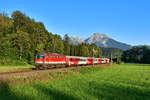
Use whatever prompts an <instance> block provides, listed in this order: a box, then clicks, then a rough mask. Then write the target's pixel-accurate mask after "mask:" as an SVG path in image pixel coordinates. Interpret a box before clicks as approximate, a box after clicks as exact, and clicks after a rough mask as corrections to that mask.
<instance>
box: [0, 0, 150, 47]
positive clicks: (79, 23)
mask: <svg viewBox="0 0 150 100" xmlns="http://www.w3.org/2000/svg"><path fill="white" fill-rule="evenodd" d="M15 10H20V11H21V12H23V13H26V15H28V16H30V17H31V18H34V19H35V20H36V21H42V22H43V23H44V24H45V26H46V28H47V29H48V31H49V32H52V33H54V34H59V35H61V36H62V37H63V36H64V34H66V33H67V34H68V35H69V36H80V37H83V38H87V37H89V36H90V35H92V34H93V33H96V32H99V33H104V34H106V35H108V36H109V37H111V38H113V39H115V40H118V41H121V42H125V43H128V44H131V45H142V44H146V45H150V0H2V1H1V3H0V12H7V13H8V14H9V15H10V14H11V13H12V12H13V11H15Z"/></svg>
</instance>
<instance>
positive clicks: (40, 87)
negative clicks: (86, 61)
mask: <svg viewBox="0 0 150 100" xmlns="http://www.w3.org/2000/svg"><path fill="white" fill-rule="evenodd" d="M45 75H48V76H50V78H49V79H46V80H42V79H41V80H37V81H32V82H30V83H26V82H25V83H22V84H8V83H7V82H1V85H0V100H150V65H149V64H122V65H113V66H108V67H105V68H99V67H91V68H80V69H76V68H74V69H71V70H68V71H64V72H49V73H46V74H45Z"/></svg>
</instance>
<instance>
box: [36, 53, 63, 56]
mask: <svg viewBox="0 0 150 100" xmlns="http://www.w3.org/2000/svg"><path fill="white" fill-rule="evenodd" d="M46 54H49V55H60V56H65V55H63V54H58V53H53V52H42V53H37V54H36V55H46Z"/></svg>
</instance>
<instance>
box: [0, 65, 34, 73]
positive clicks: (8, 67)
mask: <svg viewBox="0 0 150 100" xmlns="http://www.w3.org/2000/svg"><path fill="white" fill-rule="evenodd" d="M32 68H34V66H33V65H17V66H15V65H4V66H3V65H0V73H6V72H16V71H27V70H31V69H32Z"/></svg>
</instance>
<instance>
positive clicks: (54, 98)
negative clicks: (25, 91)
mask: <svg viewBox="0 0 150 100" xmlns="http://www.w3.org/2000/svg"><path fill="white" fill-rule="evenodd" d="M34 88H35V89H37V90H38V91H39V93H43V94H44V95H46V97H48V98H47V99H48V100H79V99H77V98H75V97H73V96H72V95H68V94H66V93H63V92H61V91H58V90H54V89H51V88H47V87H44V86H42V85H34Z"/></svg>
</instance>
